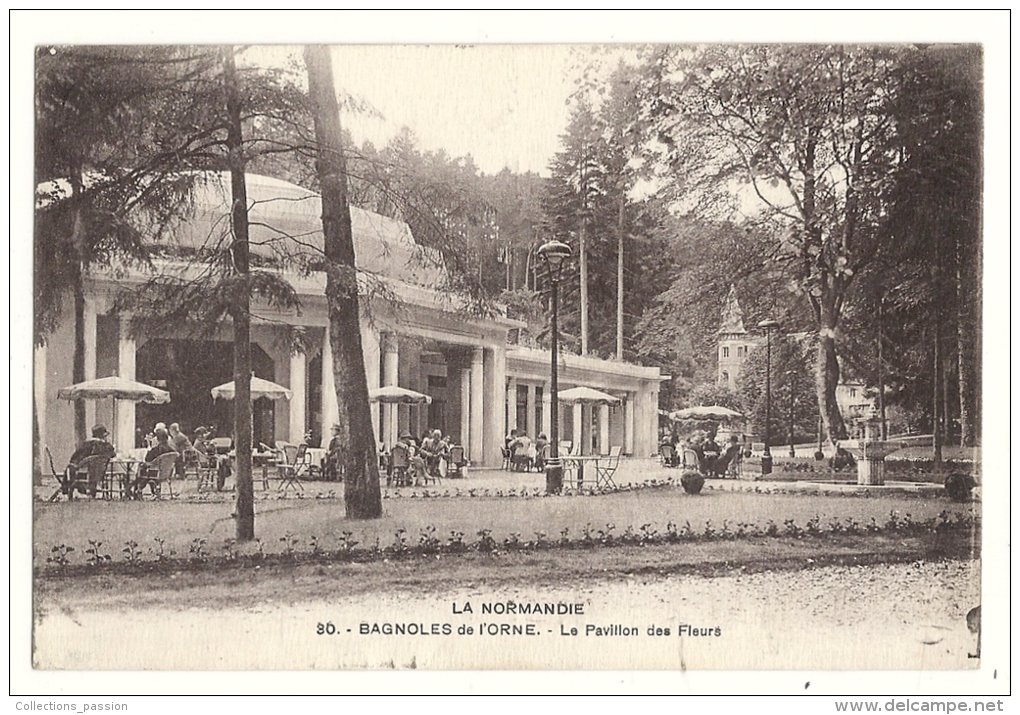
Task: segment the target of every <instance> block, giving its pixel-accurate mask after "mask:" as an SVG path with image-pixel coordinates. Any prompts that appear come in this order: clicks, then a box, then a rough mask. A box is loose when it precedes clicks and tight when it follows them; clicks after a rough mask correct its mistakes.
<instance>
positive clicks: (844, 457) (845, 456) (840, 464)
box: [829, 442, 857, 472]
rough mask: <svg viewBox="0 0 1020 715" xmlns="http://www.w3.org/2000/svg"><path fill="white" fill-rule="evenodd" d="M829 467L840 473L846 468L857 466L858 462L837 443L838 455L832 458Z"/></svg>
mask: <svg viewBox="0 0 1020 715" xmlns="http://www.w3.org/2000/svg"><path fill="white" fill-rule="evenodd" d="M829 465H830V466H831V467H832V468H833V469H834V470H836V471H837V472H838V471H839V470H841V469H843V468H844V467H855V466H857V460H856V459H854V456H853V455H852V454H850V453H849V452H847V451H846V450H845V449H843V448H842V447H841V446H839V443H838V442H837V443H836V454H834V455H833V456H832V458H831V459H830V460H829Z"/></svg>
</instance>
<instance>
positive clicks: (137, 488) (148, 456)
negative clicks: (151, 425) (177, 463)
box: [133, 423, 177, 499]
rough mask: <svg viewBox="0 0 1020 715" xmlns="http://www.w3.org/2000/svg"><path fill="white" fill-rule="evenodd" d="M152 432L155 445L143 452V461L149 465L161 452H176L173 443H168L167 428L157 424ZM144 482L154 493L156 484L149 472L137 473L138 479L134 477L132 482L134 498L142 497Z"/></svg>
mask: <svg viewBox="0 0 1020 715" xmlns="http://www.w3.org/2000/svg"><path fill="white" fill-rule="evenodd" d="M160 424H162V423H160ZM153 434H155V436H156V444H155V446H153V447H152V449H150V450H149V451H148V452H146V453H145V463H146V464H150V465H151V464H152V463H153V462H155V461H156V457H158V456H160V455H161V454H167V453H171V452H172V453H176V452H177V450H176V449H174V448H173V445H171V444H170V433H169V432H168V431H167V430H165V429H163V428H161V427H160V426H159V425H157V426H156V429H155V431H154V432H153ZM146 484H148V485H149V491H150V492H151V493H152V494H155V493H156V484H157V482H156V480H155V479H152V475H151V474H148V473H145V472H143V473H141V474H139V475H138V479H136V480H135V483H134V489H133V491H134V496H135V498H137V499H141V498H142V489H144V488H145V485H146Z"/></svg>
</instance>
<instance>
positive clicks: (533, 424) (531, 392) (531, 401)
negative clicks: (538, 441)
mask: <svg viewBox="0 0 1020 715" xmlns="http://www.w3.org/2000/svg"><path fill="white" fill-rule="evenodd" d="M526 387H527V389H528V407H527V410H528V417H527V420H526V424H527V427H526V428H525V429H527V430H528V436H529V437H531V440H532V441H534V440H535V437H537V436H538V432H537V431H536V429H537V427H538V420H537V419H536V416H535V386H534V385H527V386H526Z"/></svg>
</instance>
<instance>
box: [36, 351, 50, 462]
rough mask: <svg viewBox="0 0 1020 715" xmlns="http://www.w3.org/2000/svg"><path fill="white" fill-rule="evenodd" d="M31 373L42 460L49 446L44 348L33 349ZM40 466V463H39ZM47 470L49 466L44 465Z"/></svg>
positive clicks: (39, 455)
mask: <svg viewBox="0 0 1020 715" xmlns="http://www.w3.org/2000/svg"><path fill="white" fill-rule="evenodd" d="M33 368H34V369H33V372H34V375H35V383H34V387H35V391H34V392H33V393H32V396H33V397H34V398H35V418H36V420H37V421H38V426H39V454H38V455H37V456H38V457H39V459H40V460H41V459H42V456H43V454H44V450H43V448H44V447H46V446H47V445H49V431H48V430H47V429H46V403H47V400H46V384H47V379H46V378H47V373H46V346H45V345H40V346H38V347H37V348H35V355H34V360H33ZM39 464H40V465H41V464H42V462H41V461H40V462H39ZM46 466H47V468H48V467H49V465H48V464H47V465H46Z"/></svg>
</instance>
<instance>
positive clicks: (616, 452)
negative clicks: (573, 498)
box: [595, 447, 623, 488]
mask: <svg viewBox="0 0 1020 715" xmlns="http://www.w3.org/2000/svg"><path fill="white" fill-rule="evenodd" d="M622 452H623V448H622V447H610V448H609V456H608V457H602V458H601V459H597V460H595V486H596V487H603V486H605V487H613V488H616V482H614V481H613V475H614V474H616V468H617V467H619V466H620V455H621V453H622Z"/></svg>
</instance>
